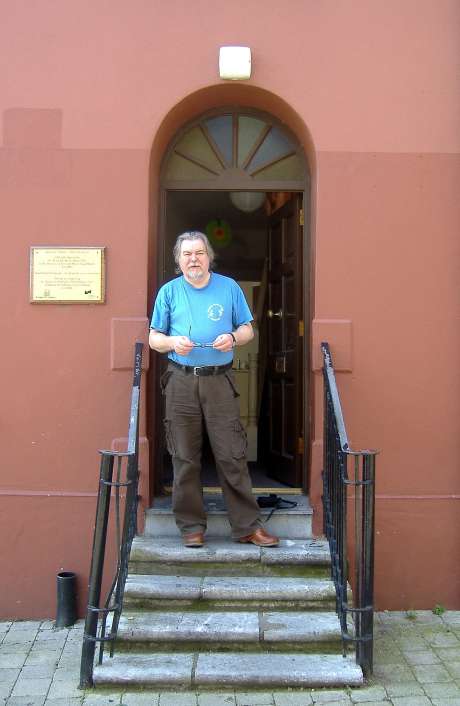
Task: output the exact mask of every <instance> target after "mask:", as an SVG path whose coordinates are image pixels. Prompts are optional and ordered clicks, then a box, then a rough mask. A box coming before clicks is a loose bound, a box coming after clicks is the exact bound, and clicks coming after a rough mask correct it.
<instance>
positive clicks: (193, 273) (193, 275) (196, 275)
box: [187, 270, 204, 280]
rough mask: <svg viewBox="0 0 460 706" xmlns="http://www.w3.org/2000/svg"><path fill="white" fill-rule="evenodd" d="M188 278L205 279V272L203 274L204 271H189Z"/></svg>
mask: <svg viewBox="0 0 460 706" xmlns="http://www.w3.org/2000/svg"><path fill="white" fill-rule="evenodd" d="M187 277H188V278H189V279H194V280H199V279H203V277H204V272H203V270H188V271H187Z"/></svg>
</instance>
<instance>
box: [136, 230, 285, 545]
mask: <svg viewBox="0 0 460 706" xmlns="http://www.w3.org/2000/svg"><path fill="white" fill-rule="evenodd" d="M173 253H174V259H175V262H176V271H177V272H178V273H179V272H182V275H181V276H179V277H177V278H175V279H173V280H171V281H170V282H167V283H166V284H165V285H164V286H163V287H161V289H160V291H159V292H158V296H157V298H156V301H155V307H154V310H153V315H152V322H151V331H150V337H149V343H150V347H151V348H153V349H154V350H156V351H158V352H159V353H167V354H168V359H169V362H168V368H167V370H166V372H165V373H164V374H163V376H162V380H161V386H162V390H163V393H164V394H165V395H166V418H165V431H166V443H167V446H168V451H169V452H170V454H171V456H172V460H173V468H174V483H173V510H174V514H175V517H176V524H177V526H178V528H179V530H180V532H181V534H182V538H183V541H184V544H185V546H187V547H202V546H203V544H204V532H205V530H206V514H205V510H204V505H203V491H202V487H201V479H200V473H201V447H202V436H203V433H202V432H203V424H205V425H206V430H207V433H208V437H209V441H210V444H211V448H212V451H213V454H214V459H215V462H216V467H217V472H218V475H219V481H220V483H221V486H222V490H223V493H224V497H225V502H226V505H227V510H228V516H229V520H230V525H231V528H232V536H233V538H234V539H235V540H236V541H238V542H243V543H248V542H250V543H252V544H256V545H258V546H263V547H273V546H276V545H277V544H278V543H279V540H278V538H277V537H273V536H271V535H270V534H268V533H267V532H266V530H265V529H264V528H263V527H262V525H261V520H260V511H259V506H258V504H257V502H256V500H255V498H254V496H253V494H252V487H251V480H250V477H249V472H248V467H247V462H246V445H247V444H246V434H245V431H244V428H243V426H242V424H241V421H240V415H239V404H238V392H237V390H236V387H235V381H234V376H233V373H232V360H233V349H234V347H235V346H242V345H244V344H245V343H248V342H249V341H250V340H251V339H252V338H253V336H254V333H253V330H252V326H251V321H252V315H251V312H250V310H249V307H248V305H247V303H246V300H245V298H244V294H243V292H242V290H241V288H240V287H239V285H238V284H237V283H236V282H235V281H234V280H233V279H230V278H229V277H224V276H223V275H219V274H216V273H215V272H211V270H210V268H211V267H212V263H213V261H214V252H213V250H212V247H211V245H210V243H209V241H208V239H207V237H206V236H205V235H204V234H203V233H200V232H198V231H189V232H186V233H182V235H179V237H178V238H177V241H176V244H175V246H174V251H173Z"/></svg>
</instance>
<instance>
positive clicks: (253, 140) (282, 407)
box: [152, 108, 310, 493]
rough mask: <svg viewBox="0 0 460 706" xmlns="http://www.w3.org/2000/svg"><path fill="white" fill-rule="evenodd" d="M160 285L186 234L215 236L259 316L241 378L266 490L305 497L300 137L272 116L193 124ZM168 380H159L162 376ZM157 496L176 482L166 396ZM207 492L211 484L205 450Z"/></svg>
mask: <svg viewBox="0 0 460 706" xmlns="http://www.w3.org/2000/svg"><path fill="white" fill-rule="evenodd" d="M160 193H161V208H160V223H159V237H158V250H157V263H158V279H157V282H158V285H161V284H162V283H163V282H165V281H167V280H168V279H171V278H172V277H174V263H173V259H172V254H171V253H172V247H173V244H174V241H175V238H176V236H177V235H178V233H180V232H183V231H185V230H201V231H203V232H206V233H207V235H208V237H209V238H210V240H211V242H212V243H213V245H214V246H215V250H216V252H217V256H218V259H217V268H216V269H217V271H219V272H221V273H223V274H227V275H229V276H231V277H233V278H234V279H236V280H237V281H238V282H239V283H240V285H241V286H242V288H243V290H244V291H245V294H246V297H247V299H248V302H249V305H250V307H251V309H252V310H253V312H254V316H255V323H256V337H255V340H254V342H252V343H251V344H249V345H248V346H247V347H245V348H246V350H245V349H241V351H239V352H238V354H239V356H240V357H239V358H237V359H236V361H235V374H236V376H237V379H238V383H239V388H240V395H241V397H240V401H241V414H242V420H243V423H244V424H245V426H246V431H247V434H248V440H249V455H248V460H249V466H250V471H251V475H252V479H253V484H254V486H255V487H258V488H266V489H267V488H275V487H276V488H278V489H279V488H280V487H281V488H283V492H286V491H287V489H288V488H293V489H297V490H298V491H300V489H302V488H303V489H306V488H307V482H308V464H309V458H308V449H309V443H308V441H309V439H308V436H309V435H308V431H309V426H310V420H309V414H308V411H309V375H308V370H309V366H308V364H307V361H308V341H309V319H310V317H309V309H310V307H309V292H310V284H309V281H308V278H309V272H310V265H309V262H310V255H309V253H310V238H309V231H308V226H307V225H304V224H308V223H309V220H310V219H309V217H306V214H308V213H309V200H310V197H309V194H310V179H309V172H308V167H307V162H306V159H305V156H304V154H303V151H302V148H301V147H300V145H299V143H298V141H297V140H296V138H295V137H294V136H293V135H292V134H291V133H290V132H289V130H288V129H287V128H286V127H285V126H283V125H281V124H280V123H279V122H278V121H277V120H276V119H274V118H273V116H271V115H269V114H266V113H263V112H260V111H255V110H250V109H243V108H228V109H225V108H221V109H219V110H218V111H212V112H209V113H205V114H203V115H201V116H200V117H198V118H196V119H195V120H193V121H191V122H189V123H188V124H187V125H185V126H184V127H183V128H182V129H181V130H179V131H178V133H177V134H176V135H175V137H174V138H173V140H172V141H171V143H170V145H169V147H168V149H167V150H166V152H165V155H164V158H163V162H162V167H161V172H160ZM155 377H156V379H158V377H159V376H158V375H156V376H155ZM153 394H154V396H155V402H156V405H155V406H156V409H157V412H158V413H157V414H156V415H155V416H156V419H157V424H156V433H155V436H156V439H157V440H158V443H156V444H152V448H154V449H156V453H155V458H154V468H155V473H154V481H155V491H156V492H157V493H158V492H159V491H161V490H163V489H164V488H165V487H166V488H168V486H169V485H170V481H171V475H170V474H171V470H170V463H169V458H168V456H167V454H166V453H165V449H164V444H163V442H162V441H161V440H162V439H163V435H162V430H161V419H162V414H161V397H160V394H159V391H158V389H157V388H156V390H155V392H154V393H153ZM203 466H204V475H203V482H204V486H205V487H206V486H208V487H213V486H214V485H215V476H214V475H213V468H212V457H211V458H210V457H209V453H208V452H206V450H205V453H204V463H203Z"/></svg>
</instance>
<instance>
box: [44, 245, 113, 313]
mask: <svg viewBox="0 0 460 706" xmlns="http://www.w3.org/2000/svg"><path fill="white" fill-rule="evenodd" d="M30 301H31V302H34V303H45V304H103V303H104V301H105V248H98V247H76V246H75V247H68V246H64V245H63V246H54V247H46V246H32V247H31V248H30Z"/></svg>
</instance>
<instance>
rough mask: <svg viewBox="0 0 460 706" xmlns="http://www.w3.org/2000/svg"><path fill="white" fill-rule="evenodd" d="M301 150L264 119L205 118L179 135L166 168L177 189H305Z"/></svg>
mask: <svg viewBox="0 0 460 706" xmlns="http://www.w3.org/2000/svg"><path fill="white" fill-rule="evenodd" d="M304 179H305V168H304V161H303V158H302V156H301V153H300V150H299V147H298V145H297V144H296V143H295V142H294V141H293V139H292V138H291V137H290V136H289V135H287V134H286V132H285V131H284V130H283V129H282V128H280V127H278V125H276V124H274V123H272V122H270V121H268V120H266V119H262V118H261V117H255V116H253V115H249V114H242V113H230V112H229V113H225V114H222V115H217V116H211V117H205V118H202V119H201V120H200V121H198V122H197V123H195V124H194V125H192V126H191V127H189V128H188V129H187V130H186V131H185V132H184V133H182V134H180V135H179V136H178V138H177V140H176V141H175V143H174V144H173V145H172V147H171V149H170V151H169V153H168V157H167V159H166V162H165V164H164V167H163V183H164V185H165V186H171V187H172V188H174V187H176V188H186V187H187V186H191V185H192V184H191V183H192V182H193V183H194V184H193V185H194V186H197V187H199V186H203V187H206V188H213V189H225V188H230V187H235V186H239V188H251V187H252V188H253V189H254V188H262V187H265V188H270V187H274V188H277V187H279V188H291V189H295V188H303V185H304ZM186 182H189V183H188V184H186Z"/></svg>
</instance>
